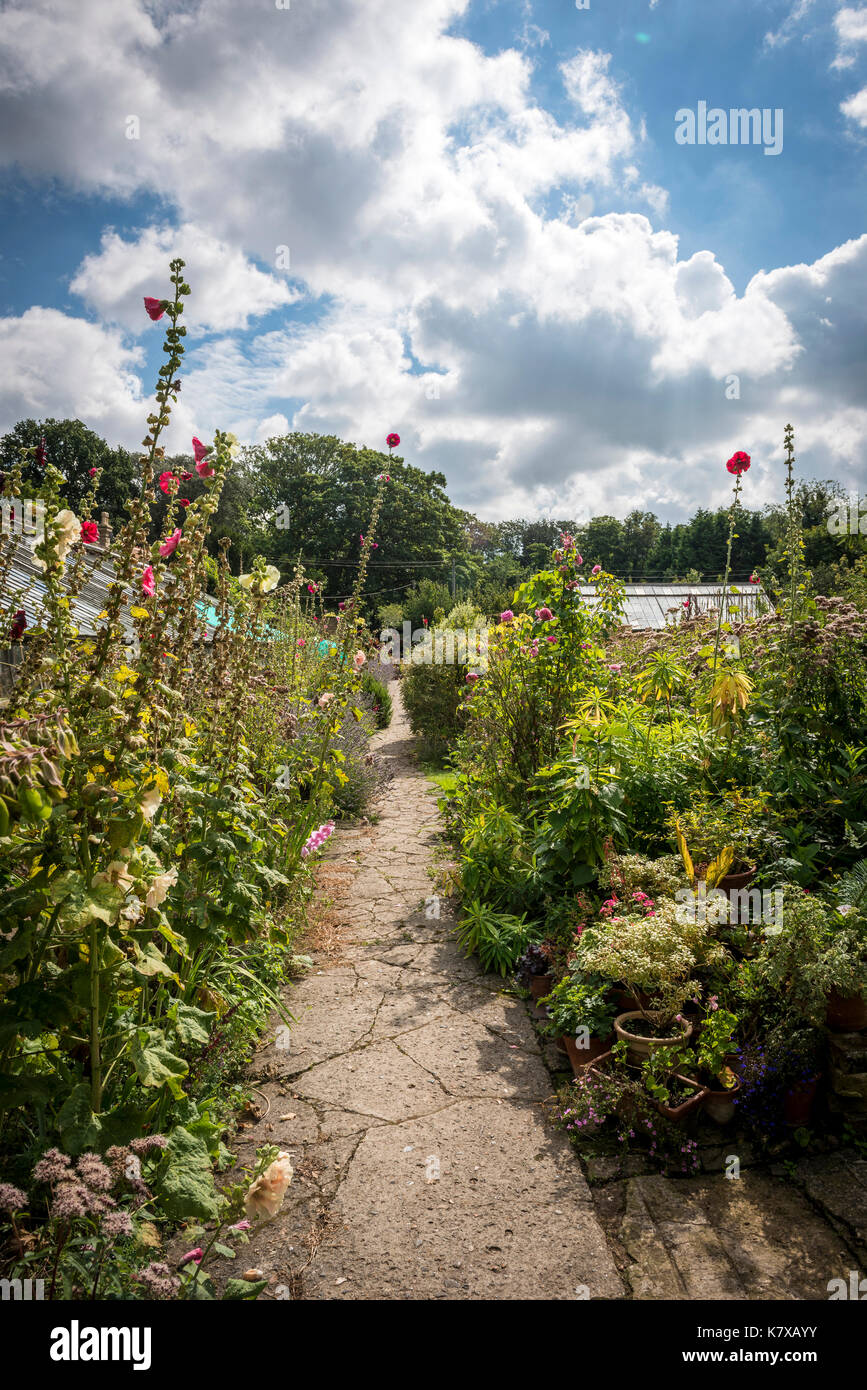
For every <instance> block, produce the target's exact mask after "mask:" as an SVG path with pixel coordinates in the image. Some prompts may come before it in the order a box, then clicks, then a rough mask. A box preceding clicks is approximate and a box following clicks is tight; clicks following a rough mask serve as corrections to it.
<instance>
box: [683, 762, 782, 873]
mask: <svg viewBox="0 0 867 1390" xmlns="http://www.w3.org/2000/svg"><path fill="white" fill-rule="evenodd" d="M768 814H769V813H768V810H767V808H766V807H765V805H764V803H763V801H762V799H761V798H760V797H751V796H747V795H746V794H745V793H744V792H742V791H740V790H739V789H737V788H733V789H732V790H731V791H729V792H726V793H725V795H724V796H722V797H721V798H713V797H711V796H710V795H707V794H704V795H699V796H697V797H695V798H694V799H693V802H692V805H691V806H690V807H689V809H688V810H685V811H680V812H678V813H676V814H675V813H674V812H672V813H671V814H670V816H669V822H668V823H669V826H670V828H671V830H672V831H673V834H674V838H675V840H676V842H677V846H678V849H679V850H680V852H681V855H682V857H683V861H684V865H685V866H686V870H687V874H688V876H689V878H690V882H691V883H693V885H694V883H695V879H706V881H707V884H708V887H709V888H711V887H716V888H721V889H722V891H723V892H724V893H729V892H731V891H732V890H733V889H740V888H745V887H746V886H747V884H748V883H749V882H750V881H751V880H752V879H753V878H754V877H755V874H756V862H755V861H756V854H757V850H758V848H759V846H760V844H761V843H762V842H763V841H764V840H765V839H766V838H767V835H768V831H767V825H766V822H767V818H768ZM687 846H688V849H687ZM726 851H730V852H731V853H730V857H729V858H727V862H725V864H724V865H723V866H722V868H721V871H720V872H718V873H717V874H716V876H715V878H714V882H713V883H711V873H710V870H711V867H712V866H714V865H716V866H717V867H719V864H720V860H721V857H722V856H723V855H724V854H725V853H726ZM693 865H694V866H695V868H694V870H693Z"/></svg>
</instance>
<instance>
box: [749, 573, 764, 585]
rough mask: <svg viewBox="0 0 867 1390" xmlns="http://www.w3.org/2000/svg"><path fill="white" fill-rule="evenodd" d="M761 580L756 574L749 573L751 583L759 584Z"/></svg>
mask: <svg viewBox="0 0 867 1390" xmlns="http://www.w3.org/2000/svg"><path fill="white" fill-rule="evenodd" d="M761 582H762V581H761V580H760V579H759V576H758V575H757V574H751V575H750V583H751V584H761Z"/></svg>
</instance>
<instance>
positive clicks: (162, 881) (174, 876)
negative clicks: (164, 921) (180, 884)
mask: <svg viewBox="0 0 867 1390" xmlns="http://www.w3.org/2000/svg"><path fill="white" fill-rule="evenodd" d="M177 881H178V870H177V865H175V866H174V867H173V868H171V869H169V871H168V873H167V874H157V876H156V878H155V879H154V880H153V882H152V883H151V885H150V887H149V888H148V892H147V897H146V898H145V907H160V906H161V904H162V903H164V902H165V900H166V897H167V896H168V892H169V889H170V888H174V886H175V884H176V883H177Z"/></svg>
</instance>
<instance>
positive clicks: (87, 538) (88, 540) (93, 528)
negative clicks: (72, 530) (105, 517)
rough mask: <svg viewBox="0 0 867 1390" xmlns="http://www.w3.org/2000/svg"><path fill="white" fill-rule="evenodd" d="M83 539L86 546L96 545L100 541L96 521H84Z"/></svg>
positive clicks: (82, 528) (82, 525)
mask: <svg viewBox="0 0 867 1390" xmlns="http://www.w3.org/2000/svg"><path fill="white" fill-rule="evenodd" d="M81 539H82V540H83V541H84V544H85V545H95V544H96V542H97V541H98V540H99V527H98V526H97V524H96V522H95V521H83V522H82V523H81Z"/></svg>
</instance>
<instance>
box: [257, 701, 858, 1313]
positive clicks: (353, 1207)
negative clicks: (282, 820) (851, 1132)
mask: <svg viewBox="0 0 867 1390" xmlns="http://www.w3.org/2000/svg"><path fill="white" fill-rule="evenodd" d="M391 690H392V692H393V693H394V718H393V721H392V724H391V727H390V728H389V729H387V730H385V731H383V732H382V733H380V734H378V735H377V736H376V738H375V740H374V747H375V748H376V750H377V752H378V755H379V757H380V758H381V759H382V760H383V761H384V762H385V763H386V764H387V766H388V768H389V770H390V772H391V774H392V778H391V781H390V783H389V784H388V786H387V787H386V790H385V791H384V793H383V794H382V795H381V797H380V799H379V801H378V803H377V812H378V819H376V821H375V823H373V824H366V823H362V824H361V825H358V826H356V827H355V828H352V829H341V830H339V831H338V833H337V834H336V835H334V836H333V837H332V839H331V840H330V841H329V842H328V846H327V850H326V854H325V856H324V862H323V863H322V864H321V865H320V868H319V872H318V883H319V893H320V896H321V898H323V899H327V903H328V906H327V910H326V912H325V915H324V917H323V918H322V920H321V921H320V925H319V929H318V933H317V945H318V946H319V947H320V949H318V950H317V951H316V953H315V964H314V968H313V971H312V972H311V973H310V974H309V975H307V976H306V977H305V978H304V979H303V980H301V981H300V982H299V983H298V984H297V985H296V986H295V987H294V988H292V989H291V990H290V991H289V992H288V993H287V1002H288V1006H289V1008H290V1009H291V1011H292V1013H293V1014H294V1016H295V1018H296V1020H297V1023H296V1024H295V1025H294V1026H293V1028H292V1030H291V1033H290V1034H289V1036H288V1047H286V1046H285V1045H284V1046H281V1045H280V1044H281V1043H284V1042H285V1040H286V1035H285V1033H281V1030H280V1029H279V1028H276V1030H275V1032H274V1033H273V1034H269V1036H268V1037H267V1038H266V1039H264V1040H263V1043H262V1045H261V1046H260V1048H259V1049H258V1050H257V1054H256V1060H255V1063H254V1073H255V1080H256V1084H257V1088H258V1095H257V1100H256V1108H255V1111H254V1112H253V1114H252V1115H250V1116H245V1117H242V1127H241V1130H240V1132H239V1136H238V1142H237V1144H236V1150H237V1152H238V1156H239V1158H240V1159H241V1161H243V1162H249V1161H250V1160H251V1159H252V1156H253V1153H254V1151H255V1149H256V1147H257V1146H259V1145H262V1144H266V1143H273V1144H277V1145H279V1147H280V1148H282V1149H286V1150H288V1151H289V1152H290V1153H291V1155H292V1160H293V1163H294V1165H295V1176H294V1180H293V1183H292V1186H291V1187H290V1189H289V1192H288V1194H287V1198H286V1202H285V1205H284V1208H283V1211H282V1212H281V1214H280V1215H279V1217H278V1218H277V1219H276V1220H275V1221H273V1222H271V1223H269V1224H268V1225H267V1226H265V1228H264V1229H263V1230H261V1231H260V1232H259V1233H257V1234H256V1236H255V1237H254V1239H253V1241H252V1243H251V1246H250V1248H249V1251H248V1252H247V1255H246V1256H245V1255H242V1256H241V1259H242V1260H248V1261H249V1264H250V1265H251V1266H253V1267H256V1268H259V1269H261V1270H262V1271H263V1274H264V1275H265V1277H267V1278H268V1279H269V1280H270V1285H269V1290H268V1292H267V1293H266V1294H265V1295H264V1296H265V1297H268V1296H271V1297H277V1298H280V1297H282V1298H290V1297H291V1298H296V1299H299V1298H300V1299H350V1300H358V1299H362V1300H366V1299H395V1300H397V1299H494V1300H505V1299H522V1298H527V1299H561V1300H562V1299H575V1298H588V1297H589V1298H594V1299H621V1298H639V1299H665V1298H677V1299H715V1298H724V1299H734V1300H738V1299H744V1298H764V1299H769V1300H773V1299H803V1298H827V1296H828V1294H827V1281H828V1280H829V1279H831V1278H834V1277H843V1278H846V1277H848V1271H849V1270H851V1269H856V1268H859V1267H860V1269H861V1270H862V1271H863V1270H864V1269H865V1268H867V1248H865V1247H867V1164H865V1163H863V1162H861V1163H858V1162H854V1163H853V1162H850V1161H849V1160H847V1159H844V1158H843V1157H842V1156H836V1155H834V1156H831V1157H829V1158H823V1159H821V1160H817V1161H808V1160H805V1161H803V1162H802V1163H801V1164H799V1165H797V1166H796V1165H792V1166H791V1167H790V1168H789V1169H787V1170H786V1171H785V1172H784V1173H781V1172H777V1173H774V1172H773V1171H768V1170H767V1169H764V1168H761V1167H756V1168H752V1167H751V1166H750V1158H749V1155H748V1154H746V1153H744V1154H742V1157H743V1160H744V1164H743V1166H744V1169H745V1171H744V1172H743V1174H742V1176H741V1178H740V1180H739V1181H737V1182H735V1181H730V1180H727V1179H726V1178H725V1176H724V1175H723V1172H722V1169H723V1168H724V1166H725V1163H726V1158H727V1156H728V1154H729V1152H730V1150H731V1144H732V1141H731V1139H729V1138H728V1137H727V1136H725V1135H723V1134H721V1135H719V1136H718V1137H716V1139H715V1142H716V1148H715V1149H713V1148H711V1149H708V1148H706V1147H705V1149H704V1151H703V1161H704V1164H705V1167H706V1168H710V1169H711V1170H713V1169H714V1168H716V1169H717V1171H715V1172H714V1171H710V1172H706V1173H705V1174H704V1175H703V1176H701V1177H698V1178H692V1179H681V1180H677V1179H672V1180H668V1179H664V1178H661V1177H659V1176H658V1175H655V1174H652V1173H651V1172H650V1171H649V1170H648V1169H647V1168H646V1166H644V1165H643V1164H642V1161H641V1159H640V1158H639V1157H638V1156H630V1158H628V1159H627V1161H626V1163H625V1164H624V1163H623V1162H621V1160H620V1158H619V1156H618V1155H610V1154H606V1152H605V1151H604V1149H601V1150H600V1152H599V1154H598V1156H597V1157H595V1158H593V1159H591V1160H590V1161H588V1162H587V1163H586V1173H587V1176H586V1177H585V1175H584V1171H582V1167H581V1164H580V1163H579V1161H578V1159H577V1157H576V1156H575V1155H574V1153H573V1152H572V1150H571V1148H570V1146H569V1143H568V1141H567V1139H566V1137H565V1136H564V1135H563V1134H561V1133H559V1132H558V1131H556V1130H554V1129H553V1128H552V1127H551V1125H550V1123H549V1122H548V1121H547V1120H546V1117H545V1114H544V1109H543V1104H544V1102H545V1100H546V1099H548V1098H549V1097H550V1096H551V1095H552V1091H553V1083H552V1078H551V1074H550V1072H549V1070H548V1066H547V1065H546V1061H547V1062H549V1063H550V1062H551V1061H552V1060H554V1057H555V1056H556V1054H555V1052H554V1049H552V1048H551V1047H550V1045H548V1047H547V1048H546V1050H545V1052H544V1053H543V1048H542V1046H541V1045H540V1043H539V1040H538V1038H537V1036H536V1032H535V1030H534V1028H533V1025H532V1023H531V1020H530V1016H529V1013H528V1009H527V1006H526V1005H525V1004H524V1003H523V1002H522V1001H521V1000H519V999H516V998H514V997H513V996H511V995H510V994H508V993H507V992H504V985H503V982H502V981H500V980H498V979H496V978H495V977H493V976H486V975H483V974H482V973H481V971H480V970H479V967H478V965H477V963H476V962H475V960H467V959H466V958H465V957H464V956H463V955H462V953H461V952H460V950H459V948H458V946H457V944H456V942H455V939H454V935H453V926H454V919H453V917H452V915H451V912H450V908H449V902H448V899H446V898H440V899H439V900H437V899H436V898H435V897H434V896H433V895H434V892H435V885H434V883H433V881H432V878H431V875H430V873H429V870H431V869H433V868H435V867H436V865H437V862H438V859H437V856H438V853H442V850H443V839H442V835H441V828H440V824H439V818H438V811H437V805H436V795H437V791H436V788H435V787H434V786H433V785H432V784H431V783H430V782H429V781H428V780H427V779H426V777H425V776H424V774H423V773H422V772H421V770H420V769H419V767H418V765H417V763H416V762H415V761H414V758H413V746H412V738H411V735H410V731H409V727H408V723H407V720H406V716H405V714H404V711H403V707H402V704H401V701H400V692H399V686H397V685H392V687H391ZM437 911H439V916H436V915H434V914H435V913H436V912H437ZM555 1065H556V1063H555ZM245 1121H246V1123H245ZM713 1138H714V1137H713V1136H712V1139H713ZM796 1168H797V1171H796ZM588 1178H589V1179H590V1181H589V1182H588ZM233 1272H236V1271H233ZM237 1272H240V1271H237Z"/></svg>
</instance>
